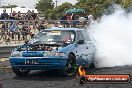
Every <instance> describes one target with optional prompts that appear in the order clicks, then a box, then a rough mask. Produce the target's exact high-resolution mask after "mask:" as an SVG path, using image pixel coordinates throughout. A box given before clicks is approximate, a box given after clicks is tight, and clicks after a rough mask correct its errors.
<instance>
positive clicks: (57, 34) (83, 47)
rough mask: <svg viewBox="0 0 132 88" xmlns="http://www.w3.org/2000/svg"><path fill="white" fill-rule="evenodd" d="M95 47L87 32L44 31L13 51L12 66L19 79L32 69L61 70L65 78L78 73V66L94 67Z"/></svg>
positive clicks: (71, 30) (75, 29)
mask: <svg viewBox="0 0 132 88" xmlns="http://www.w3.org/2000/svg"><path fill="white" fill-rule="evenodd" d="M95 51H96V49H95V46H94V44H93V42H92V37H91V36H89V35H88V32H86V31H85V30H84V29H78V28H51V29H45V30H42V31H41V32H39V33H38V34H37V35H36V36H34V37H33V38H32V39H31V40H30V41H28V42H26V43H25V44H24V45H21V46H18V47H17V48H16V49H14V51H12V53H11V56H10V59H9V61H10V63H11V66H12V70H13V72H14V73H15V74H16V75H17V76H26V75H27V74H28V73H29V72H30V71H31V70H45V71H49V70H59V71H61V72H62V73H63V74H64V76H72V75H74V74H75V72H76V69H77V67H78V66H80V65H83V66H93V60H94V55H95Z"/></svg>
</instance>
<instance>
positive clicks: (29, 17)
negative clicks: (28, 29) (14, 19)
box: [26, 10, 32, 20]
mask: <svg viewBox="0 0 132 88" xmlns="http://www.w3.org/2000/svg"><path fill="white" fill-rule="evenodd" d="M26 19H27V20H32V12H31V11H30V10H28V12H27V14H26Z"/></svg>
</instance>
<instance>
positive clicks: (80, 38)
mask: <svg viewBox="0 0 132 88" xmlns="http://www.w3.org/2000/svg"><path fill="white" fill-rule="evenodd" d="M77 40H85V39H84V35H83V33H82V32H81V31H77Z"/></svg>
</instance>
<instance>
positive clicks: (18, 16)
mask: <svg viewBox="0 0 132 88" xmlns="http://www.w3.org/2000/svg"><path fill="white" fill-rule="evenodd" d="M17 20H22V15H21V12H20V11H18V13H17Z"/></svg>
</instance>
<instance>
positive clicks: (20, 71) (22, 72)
mask: <svg viewBox="0 0 132 88" xmlns="http://www.w3.org/2000/svg"><path fill="white" fill-rule="evenodd" d="M12 70H13V72H14V73H15V74H16V75H17V76H27V75H28V73H29V72H30V70H23V69H12Z"/></svg>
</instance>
